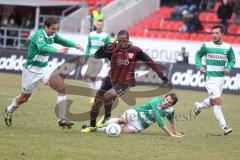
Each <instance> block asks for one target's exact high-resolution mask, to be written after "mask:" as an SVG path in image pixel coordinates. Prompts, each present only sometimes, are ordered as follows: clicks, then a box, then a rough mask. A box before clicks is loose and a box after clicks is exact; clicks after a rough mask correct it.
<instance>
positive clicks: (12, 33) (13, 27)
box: [7, 18, 18, 46]
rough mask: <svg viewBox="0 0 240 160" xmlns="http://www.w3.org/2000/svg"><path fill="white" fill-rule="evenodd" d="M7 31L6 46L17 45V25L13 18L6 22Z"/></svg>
mask: <svg viewBox="0 0 240 160" xmlns="http://www.w3.org/2000/svg"><path fill="white" fill-rule="evenodd" d="M7 27H8V31H7V36H9V38H7V45H10V46H14V45H16V44H17V37H18V31H17V29H18V28H17V27H18V26H17V24H16V22H15V19H14V18H10V19H9V22H8V25H7Z"/></svg>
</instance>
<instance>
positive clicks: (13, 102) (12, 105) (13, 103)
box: [7, 98, 19, 113]
mask: <svg viewBox="0 0 240 160" xmlns="http://www.w3.org/2000/svg"><path fill="white" fill-rule="evenodd" d="M18 106H19V105H18V104H17V101H16V98H14V99H13V101H12V103H11V104H10V106H8V108H7V112H8V113H13V112H14V111H15V110H16V109H17V108H18Z"/></svg>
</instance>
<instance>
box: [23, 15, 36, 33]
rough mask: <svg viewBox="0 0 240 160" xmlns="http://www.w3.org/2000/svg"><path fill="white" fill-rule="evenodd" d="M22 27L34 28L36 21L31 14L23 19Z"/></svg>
mask: <svg viewBox="0 0 240 160" xmlns="http://www.w3.org/2000/svg"><path fill="white" fill-rule="evenodd" d="M22 22H23V23H22V27H23V28H28V29H32V28H33V27H34V21H33V19H32V16H31V15H30V14H29V15H28V16H27V17H24V18H23V19H22Z"/></svg>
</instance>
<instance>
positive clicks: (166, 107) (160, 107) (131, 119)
mask: <svg viewBox="0 0 240 160" xmlns="http://www.w3.org/2000/svg"><path fill="white" fill-rule="evenodd" d="M177 101H178V98H177V95H176V94H175V93H169V94H167V95H166V96H165V97H164V98H154V99H151V100H150V101H148V102H147V103H145V104H144V105H143V106H141V107H136V108H133V109H128V110H127V111H126V112H124V113H123V114H122V115H121V116H120V118H111V119H110V120H109V121H108V122H107V124H110V123H118V124H120V126H121V131H122V132H123V133H136V132H142V131H143V130H145V129H147V128H148V127H149V126H151V125H152V124H154V123H155V122H157V124H158V126H159V127H161V128H162V129H163V130H164V132H165V133H166V134H167V135H168V136H171V137H177V138H180V137H183V135H182V134H180V133H178V132H177V130H176V126H175V120H174V113H175V111H174V107H173V106H174V105H175V104H176V103H177ZM164 117H166V118H167V119H168V120H169V121H170V123H171V127H172V131H171V130H169V129H168V127H167V125H166V124H165V122H164Z"/></svg>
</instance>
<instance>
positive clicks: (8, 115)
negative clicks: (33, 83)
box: [4, 92, 31, 127]
mask: <svg viewBox="0 0 240 160" xmlns="http://www.w3.org/2000/svg"><path fill="white" fill-rule="evenodd" d="M30 96H31V94H26V93H23V92H22V93H21V95H19V96H17V97H16V98H14V99H13V101H12V103H11V104H10V105H9V106H8V107H7V108H6V109H5V116H4V121H5V123H6V125H7V126H8V127H10V126H11V125H12V115H13V112H14V111H15V110H16V109H17V108H18V107H19V105H21V104H23V103H25V102H27V101H28V99H29V97H30Z"/></svg>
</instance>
